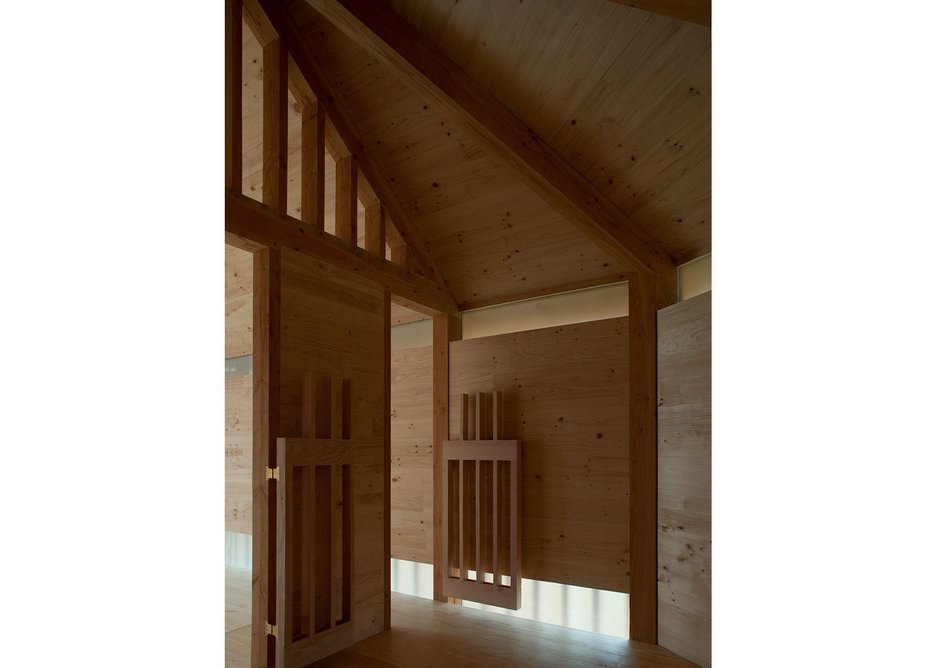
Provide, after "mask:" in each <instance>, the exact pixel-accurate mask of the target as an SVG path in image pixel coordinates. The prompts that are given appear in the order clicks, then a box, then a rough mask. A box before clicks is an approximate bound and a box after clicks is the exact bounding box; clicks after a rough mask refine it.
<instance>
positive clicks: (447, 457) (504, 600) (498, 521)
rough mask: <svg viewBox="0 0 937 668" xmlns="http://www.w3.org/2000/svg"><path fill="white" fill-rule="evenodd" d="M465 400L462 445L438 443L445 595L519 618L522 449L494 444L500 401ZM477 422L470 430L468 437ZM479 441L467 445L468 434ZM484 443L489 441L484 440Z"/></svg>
mask: <svg viewBox="0 0 937 668" xmlns="http://www.w3.org/2000/svg"><path fill="white" fill-rule="evenodd" d="M489 400H490V397H489V396H488V395H485V394H483V393H478V395H477V396H476V398H475V401H474V407H475V408H474V411H472V410H470V408H469V407H470V406H471V405H472V403H473V402H471V401H470V400H469V397H468V395H462V411H463V417H462V419H461V425H462V429H461V435H462V440H458V441H449V440H447V441H443V448H442V461H441V469H442V470H440V471H439V472H438V474H439V475H440V477H441V478H442V480H443V484H444V489H443V495H442V498H443V513H442V514H443V518H444V521H443V541H442V542H443V550H444V554H443V563H444V564H445V565H446V569H445V577H444V578H443V582H442V593H443V595H444V596H449V597H452V598H458V599H465V600H469V601H476V602H478V603H484V604H487V605H496V606H499V607H502V608H509V609H511V610H517V609H518V608H519V607H520V605H521V574H520V549H521V541H520V538H521V526H520V465H521V450H520V444H519V443H518V442H517V441H514V440H506V439H501V440H493V439H492V438H491V434H492V432H494V431H500V430H499V429H498V427H497V426H495V425H494V424H492V423H493V420H492V412H494V414H495V415H501V414H503V409H502V402H501V393H500V392H495V394H494V402H493V403H494V405H495V407H496V408H494V410H493V409H492V407H491V403H490V401H489ZM469 415H473V416H474V417H475V420H474V422H475V424H474V429H471V426H472V420H469V419H468V416H469ZM472 433H474V434H480V435H481V436H482V438H478V439H470V438H469V436H470V434H472ZM485 436H487V437H488V438H484V437H485Z"/></svg>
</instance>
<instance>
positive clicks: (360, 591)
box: [254, 249, 390, 666]
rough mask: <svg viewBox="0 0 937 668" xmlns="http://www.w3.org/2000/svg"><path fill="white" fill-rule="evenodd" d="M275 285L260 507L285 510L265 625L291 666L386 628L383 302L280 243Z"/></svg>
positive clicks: (355, 281) (360, 283)
mask: <svg viewBox="0 0 937 668" xmlns="http://www.w3.org/2000/svg"><path fill="white" fill-rule="evenodd" d="M275 280H276V285H277V287H278V294H279V304H278V305H279V314H280V317H279V326H278V331H277V335H278V338H279V355H278V358H277V370H278V377H279V378H278V383H277V390H278V391H277V409H278V410H277V413H278V416H277V425H278V429H277V431H278V436H279V440H278V441H277V443H276V444H275V446H276V448H275V449H276V460H275V465H276V466H277V469H278V474H277V476H278V478H279V479H278V480H271V481H270V482H271V483H273V488H274V489H275V490H276V492H277V494H276V496H275V497H271V499H270V502H271V503H273V504H274V505H276V504H277V502H278V501H279V502H280V504H282V505H283V508H282V511H281V512H278V513H276V521H275V523H274V526H275V527H277V528H279V529H280V530H281V531H282V533H280V534H278V535H277V540H278V550H277V554H278V555H283V556H285V557H288V558H289V559H290V560H291V566H290V568H291V569H292V570H290V571H289V574H287V571H286V570H284V571H283V574H282V575H281V576H280V577H279V578H278V580H277V584H276V586H274V587H272V588H271V589H273V590H274V592H275V594H276V593H282V594H283V596H282V597H278V596H274V598H275V599H280V603H281V605H280V606H279V608H278V609H277V610H276V611H275V612H274V613H273V614H272V615H271V618H270V619H268V622H269V623H270V624H271V625H272V626H275V627H276V628H275V632H276V633H275V637H276V644H277V645H278V649H281V650H282V651H278V652H277V663H278V664H279V662H280V659H281V657H282V659H283V660H284V661H289V662H291V663H286V664H280V665H287V666H289V665H305V664H306V663H308V662H311V661H314V660H316V658H318V657H320V656H325V655H326V654H328V653H330V652H331V651H333V650H335V649H340V648H341V647H344V646H347V645H350V644H352V643H354V642H357V641H358V640H361V639H363V638H366V637H368V636H370V635H373V634H375V633H378V632H379V631H382V630H384V628H386V621H385V609H386V606H387V600H388V594H389V587H390V582H389V580H388V577H387V574H386V570H385V563H386V561H387V559H389V554H388V552H387V551H386V550H385V531H386V527H385V524H384V522H385V516H386V512H385V505H384V499H385V495H387V494H389V490H388V489H387V488H386V485H385V478H384V472H385V448H386V447H388V446H389V444H388V443H387V442H386V439H387V430H386V428H385V399H386V393H385V354H386V353H385V349H384V336H385V333H384V327H385V319H386V317H387V315H386V313H385V311H386V308H387V306H386V303H385V296H384V290H383V288H382V287H381V286H378V285H376V284H374V283H371V282H370V281H367V280H366V279H362V278H361V277H359V276H356V275H354V274H352V273H349V272H345V271H342V270H339V269H336V268H334V267H332V266H331V265H329V264H328V263H325V262H321V261H317V260H314V259H312V258H309V257H308V256H304V255H301V254H299V253H297V252H295V251H292V250H289V249H282V251H281V261H280V272H279V275H278V276H277V277H276V279H275ZM310 370H315V371H316V372H317V374H313V375H310V373H309V371H310ZM310 395H312V396H314V397H315V398H314V399H313V400H312V401H310V400H309V399H308V397H309V396H310ZM304 396H306V397H307V399H306V400H305V401H304ZM309 406H312V408H311V409H310V408H308V407H309ZM321 439H324V440H321ZM310 443H313V444H319V445H315V446H310ZM323 443H324V444H325V445H324V446H323V445H322V444H323ZM281 446H283V447H281ZM310 447H312V450H310ZM316 448H318V449H316ZM310 457H311V458H310ZM284 458H285V459H284ZM284 495H285V496H284ZM303 499H305V501H303ZM310 507H312V508H314V509H315V510H314V511H313V512H309V508H310ZM352 509H353V513H354V516H353V518H352V517H351V516H350V515H346V514H347V513H349V512H352ZM316 527H318V529H317V528H316ZM290 536H292V539H291V540H288V538H289V537H290ZM255 541H256V538H255ZM275 561H276V560H274V561H273V562H272V563H275ZM352 574H353V577H349V576H351V575H352ZM254 576H255V578H257V577H262V574H261V573H259V572H255V574H254ZM343 620H345V621H344V623H337V622H342V621H343ZM317 630H318V632H317ZM271 637H272V636H271ZM304 638H308V639H309V640H304ZM312 641H316V642H315V643H313V642H312ZM313 644H315V645H316V648H315V650H312V649H310V647H311V646H312V645H313ZM291 646H292V649H290V647H291ZM320 652H321V653H320Z"/></svg>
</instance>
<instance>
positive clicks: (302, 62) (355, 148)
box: [245, 0, 455, 302]
mask: <svg viewBox="0 0 937 668" xmlns="http://www.w3.org/2000/svg"><path fill="white" fill-rule="evenodd" d="M252 4H256V5H259V7H260V9H261V10H262V11H263V13H264V14H265V15H266V20H267V21H269V23H270V25H271V26H272V27H273V29H274V30H275V31H276V33H277V34H278V35H279V36H280V37H281V38H282V39H283V40H284V41H285V42H286V46H287V50H288V51H289V53H290V55H291V56H292V58H293V60H294V62H295V64H296V67H297V69H298V70H299V71H300V72H301V73H302V75H303V77H304V78H305V80H306V81H307V82H308V84H309V86H310V88H311V89H312V92H313V93H314V94H315V97H316V99H317V100H318V101H319V105H320V107H321V108H324V109H325V111H326V116H327V118H328V119H329V120H330V121H331V122H332V123H333V124H334V127H335V130H337V132H338V134H339V136H340V137H341V139H342V141H343V143H344V145H345V147H347V149H348V150H349V151H350V152H351V153H353V154H354V155H355V158H356V160H357V162H358V167H359V169H360V170H361V172H362V173H363V174H364V177H365V178H366V179H367V180H368V183H369V184H370V186H371V187H372V188H373V189H374V192H375V193H376V194H377V197H378V199H379V200H380V201H381V203H382V204H383V205H384V207H385V208H386V209H387V214H388V216H389V218H390V220H391V221H392V222H393V225H394V227H395V228H396V231H397V232H398V233H399V236H400V238H401V239H402V240H403V241H404V243H405V244H406V245H407V249H408V251H409V254H410V257H412V259H413V261H414V262H415V263H416V265H417V266H418V267H419V268H420V270H421V271H422V272H423V273H424V274H425V275H426V276H427V277H428V278H431V279H433V280H434V281H437V282H438V283H439V284H441V285H443V286H445V280H444V278H443V276H442V274H441V273H440V272H439V271H438V270H437V269H436V266H435V264H434V262H433V260H432V258H431V257H430V254H429V251H428V250H427V248H426V244H425V243H423V240H422V239H421V238H420V237H419V235H417V234H416V232H415V230H413V228H412V226H411V224H410V218H409V216H408V215H407V213H406V210H405V209H404V207H403V204H401V202H400V200H399V199H398V198H397V196H396V194H395V193H394V191H393V189H392V188H391V187H390V183H389V181H387V179H385V178H384V177H383V175H382V174H381V173H380V171H379V169H378V167H377V163H375V162H374V159H373V158H372V157H371V155H370V153H369V152H368V151H367V150H365V146H364V142H362V141H361V138H360V136H359V135H358V132H357V130H355V128H354V126H353V125H352V123H351V122H350V120H349V119H350V118H351V116H350V114H349V113H348V109H347V107H346V105H345V102H344V100H343V99H342V98H341V96H340V95H339V94H337V92H336V91H335V89H334V87H333V86H332V83H331V82H330V81H329V79H328V77H326V76H325V73H324V72H323V71H322V68H321V67H319V64H318V63H317V62H316V59H315V55H314V54H313V53H312V51H311V50H310V48H309V46H308V45H307V44H306V41H305V40H304V39H303V35H302V33H301V31H300V30H299V28H298V26H297V25H296V23H295V22H294V21H293V18H292V17H291V16H290V14H289V12H288V11H287V9H286V7H285V4H286V3H285V2H283V1H282V0H247V2H246V3H245V7H248V6H250V5H252ZM326 140H327V141H328V127H326ZM446 290H447V291H448V290H449V288H448V286H446ZM449 296H450V299H452V301H453V302H454V301H455V300H454V298H452V294H451V292H450V294H449Z"/></svg>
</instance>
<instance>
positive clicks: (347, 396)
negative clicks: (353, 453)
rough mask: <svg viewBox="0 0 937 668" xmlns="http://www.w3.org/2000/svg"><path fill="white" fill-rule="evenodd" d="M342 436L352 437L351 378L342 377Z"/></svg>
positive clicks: (345, 437)
mask: <svg viewBox="0 0 937 668" xmlns="http://www.w3.org/2000/svg"><path fill="white" fill-rule="evenodd" d="M341 433H342V438H344V439H346V440H347V439H350V438H351V378H343V379H342V432H341Z"/></svg>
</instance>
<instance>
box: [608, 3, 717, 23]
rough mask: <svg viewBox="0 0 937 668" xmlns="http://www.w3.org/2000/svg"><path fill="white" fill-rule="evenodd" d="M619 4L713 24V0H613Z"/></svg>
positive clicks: (693, 21) (692, 21) (694, 21)
mask: <svg viewBox="0 0 937 668" xmlns="http://www.w3.org/2000/svg"><path fill="white" fill-rule="evenodd" d="M612 2H617V3H618V4H619V5H628V6H629V7H634V8H635V9H643V10H644V11H647V12H654V13H655V14H663V15H664V16H669V17H671V18H675V19H680V20H681V21H689V22H690V23H698V24H700V25H701V26H710V25H712V13H713V11H712V0H612Z"/></svg>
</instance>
